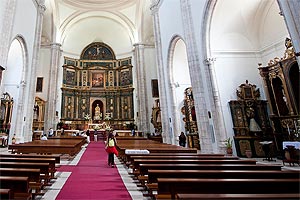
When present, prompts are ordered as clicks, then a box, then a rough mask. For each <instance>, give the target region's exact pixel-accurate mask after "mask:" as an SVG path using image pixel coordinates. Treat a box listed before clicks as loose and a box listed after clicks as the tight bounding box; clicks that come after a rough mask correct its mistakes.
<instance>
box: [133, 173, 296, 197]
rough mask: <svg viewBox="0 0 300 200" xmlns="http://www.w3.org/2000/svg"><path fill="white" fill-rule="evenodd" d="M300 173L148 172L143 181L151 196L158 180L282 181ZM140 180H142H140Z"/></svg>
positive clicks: (156, 187) (155, 189)
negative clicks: (273, 179) (260, 179)
mask: <svg viewBox="0 0 300 200" xmlns="http://www.w3.org/2000/svg"><path fill="white" fill-rule="evenodd" d="M299 175H300V173H299V172H297V171H279V170H272V171H271V170H148V176H146V177H147V179H146V180H145V179H144V180H142V181H145V182H147V184H145V183H144V182H142V181H141V183H142V185H144V184H145V186H146V188H147V190H148V192H149V195H152V194H153V191H157V189H158V185H157V184H154V183H157V179H158V178H207V179H210V178H214V179H217V178H218V179H257V178H263V179H272V178H276V179H281V178H294V179H299ZM139 180H140V179H139Z"/></svg>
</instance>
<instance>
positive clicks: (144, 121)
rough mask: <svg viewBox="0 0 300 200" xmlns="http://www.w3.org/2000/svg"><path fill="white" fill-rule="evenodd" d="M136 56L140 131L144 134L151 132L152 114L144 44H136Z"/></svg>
mask: <svg viewBox="0 0 300 200" xmlns="http://www.w3.org/2000/svg"><path fill="white" fill-rule="evenodd" d="M134 47H135V49H134V54H135V63H136V78H137V81H136V82H137V96H138V110H139V116H138V118H139V120H138V124H137V125H138V129H139V130H140V131H142V132H144V133H149V132H150V126H149V123H150V119H149V117H150V114H149V108H148V95H147V87H146V86H147V83H146V72H145V71H146V70H145V55H144V47H145V45H143V44H134Z"/></svg>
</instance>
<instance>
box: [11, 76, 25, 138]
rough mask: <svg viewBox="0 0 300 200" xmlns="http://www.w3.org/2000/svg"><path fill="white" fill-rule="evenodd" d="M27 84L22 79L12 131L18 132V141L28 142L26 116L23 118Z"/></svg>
mask: <svg viewBox="0 0 300 200" xmlns="http://www.w3.org/2000/svg"><path fill="white" fill-rule="evenodd" d="M25 86H26V83H25V81H22V82H21V83H20V85H19V99H18V104H17V105H16V106H15V107H14V109H17V117H16V121H15V124H14V127H12V129H11V130H12V131H11V132H12V133H15V134H16V137H17V142H20V143H23V142H25V141H26V142H27V141H28V138H27V137H25V132H23V131H22V130H23V126H24V121H25V120H26V118H25V119H24V118H23V113H24V99H25Z"/></svg>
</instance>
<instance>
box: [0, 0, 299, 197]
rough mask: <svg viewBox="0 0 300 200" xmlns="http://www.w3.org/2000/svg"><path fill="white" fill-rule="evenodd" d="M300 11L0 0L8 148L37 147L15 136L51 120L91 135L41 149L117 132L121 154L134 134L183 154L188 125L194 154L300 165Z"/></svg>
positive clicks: (149, 0)
mask: <svg viewBox="0 0 300 200" xmlns="http://www.w3.org/2000/svg"><path fill="white" fill-rule="evenodd" d="M299 10H300V3H299V1H286V0H243V1H236V0H94V1H90V0H1V1H0V31H1V32H0V33H1V37H0V42H1V46H0V94H1V95H0V136H1V142H2V144H1V147H2V148H1V149H3V150H4V151H7V150H11V151H13V152H16V153H18V152H19V153H20V152H22V151H23V150H24V152H22V153H32V151H33V149H34V148H35V147H30V149H29V150H27V149H25V147H22V148H23V150H21V147H20V149H19V147H17V145H20V146H21V145H23V146H25V145H27V144H31V143H34V142H38V140H41V138H42V136H43V135H48V134H49V130H51V131H52V130H53V132H54V136H55V137H54V138H58V139H59V138H60V139H61V138H64V139H61V140H64V141H65V139H66V138H69V141H68V142H70V141H71V140H72V142H74V141H75V139H70V138H72V137H78V136H82V135H83V136H84V137H87V138H89V139H88V140H87V143H86V144H83V143H82V141H81V140H76V141H77V143H76V142H75V143H74V145H75V147H72V148H73V149H72V150H70V149H68V148H67V147H66V148H61V149H62V150H61V151H60V150H58V149H59V148H57V146H55V145H54V146H52V147H50V145H49V146H48V148H45V145H44V144H42V145H41V147H40V148H41V149H39V151H40V152H42V153H43V154H47V153H49V151H51V150H49V149H52V148H53V150H52V151H53V152H52V153H54V154H65V153H66V152H67V153H66V154H69V155H70V156H76V155H78V154H80V152H81V151H82V149H81V147H82V146H85V145H91V144H92V143H93V144H95V143H97V140H98V142H99V140H100V141H102V140H103V141H105V138H106V137H107V135H108V134H109V133H111V132H113V133H114V134H116V135H117V140H118V141H120V142H119V143H117V146H118V148H119V149H118V150H119V152H123V150H122V148H123V146H124V148H125V147H126V145H127V144H126V142H125V140H132V141H133V140H136V141H137V140H139V139H133V138H135V137H137V138H142V139H147V140H148V141H149V140H151V142H149V144H150V143H151V144H152V141H154V142H155V143H159V144H160V145H171V146H172V148H174V149H176V150H177V151H178V153H179V151H181V150H178V149H182V148H180V144H179V143H180V142H179V135H180V133H184V135H185V136H186V142H185V143H184V149H194V150H196V152H198V153H199V152H200V153H202V154H225V155H228V154H230V156H233V157H237V158H239V159H247V158H253V159H259V160H265V159H266V160H267V162H268V163H271V164H274V162H270V161H274V160H277V164H278V163H279V162H280V163H282V162H283V163H284V162H287V163H289V164H290V165H291V164H296V165H299V166H300V110H299V105H300V102H299V96H300V94H299V90H300V89H299V86H300V81H299V75H300V70H299V62H300V57H299V56H300V34H299V33H300V14H299ZM87 131H88V135H87ZM94 136H95V137H94ZM122 136H124V138H123V139H121V137H122ZM119 138H120V139H119ZM125 138H128V139H125ZM58 139H57V141H58ZM142 139H141V141H140V142H139V143H142ZM50 140H52V139H50V137H49V139H48V141H50ZM39 142H41V141H39ZM72 145H73V143H72ZM77 145H79V146H77ZM119 145H120V146H119ZM145 145H146V144H145ZM37 146H38V145H37ZM146 146H147V147H148V145H146ZM146 146H139V148H141V149H143V147H144V148H146ZM154 146H155V144H153V146H152V147H153V148H154ZM152 147H151V146H149V149H151V148H152ZM85 148H87V147H86V146H85ZM128 148H129V147H128ZM136 148H137V146H136ZM162 148H166V147H162ZM149 149H148V150H149ZM228 149H230V152H229V150H228ZM152 151H153V152H154V150H152ZM150 152H151V151H150ZM151 153H152V152H151ZM181 153H182V152H181ZM124 154H125V152H124ZM153 156H154V155H153ZM156 156H157V155H156ZM165 156H167V154H165ZM178 156H179V155H178ZM0 158H1V156H0ZM118 158H119V159H120V162H121V161H124V158H123V157H122V156H121V153H120V155H119V157H118ZM126 159H128V158H126ZM126 159H125V160H126ZM273 159H274V160H273ZM278 161H279V162H278ZM0 162H2V160H0ZM118 162H119V160H118ZM0 165H1V163H0ZM1 167H2V166H1ZM296 167H297V166H296ZM120 169H121V168H119V170H120ZM297 181H298V182H299V180H297ZM292 188H293V187H292V186H291V191H292ZM290 193H293V192H290ZM273 197H274V196H272V198H273ZM296 197H297V198H298V196H296ZM143 198H144V197H143ZM172 198H173V196H172ZM186 198H187V199H189V198H192V197H186ZM197 198H200V197H199V196H197ZM291 198H294V197H291ZM46 199H47V198H46ZM58 199H59V198H58ZM61 199H63V198H62V197H61ZM125 199H126V198H125ZM183 199H184V198H183ZM283 199H284V198H283Z"/></svg>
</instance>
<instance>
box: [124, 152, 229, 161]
mask: <svg viewBox="0 0 300 200" xmlns="http://www.w3.org/2000/svg"><path fill="white" fill-rule="evenodd" d="M132 156H143V158H146V157H148V156H204V157H206V156H223V157H225V155H224V154H198V153H190V152H182V153H176V152H173V153H166V152H160V153H149V154H136V153H134V154H126V155H125V159H124V160H123V161H124V162H126V163H127V162H131V160H132V159H131V157H132ZM226 157H229V156H226Z"/></svg>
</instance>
